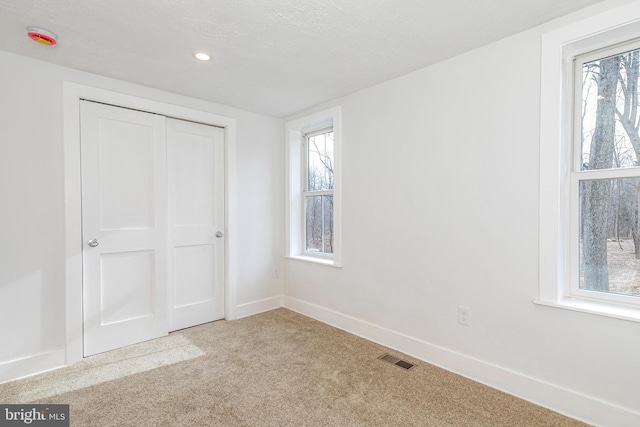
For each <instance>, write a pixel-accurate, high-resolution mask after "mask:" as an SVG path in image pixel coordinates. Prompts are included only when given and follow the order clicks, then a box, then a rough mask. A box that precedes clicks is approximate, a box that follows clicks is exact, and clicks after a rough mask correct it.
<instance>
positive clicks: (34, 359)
mask: <svg viewBox="0 0 640 427" xmlns="http://www.w3.org/2000/svg"><path fill="white" fill-rule="evenodd" d="M65 365H66V352H65V351H64V350H56V351H49V352H46V353H41V354H36V355H35V356H28V357H24V358H22V359H15V360H10V361H8V362H2V363H0V384H2V383H6V382H9V381H15V380H19V379H21V378H25V377H30V376H32V375H36V374H41V373H43V372H46V371H51V370H52V369H57V368H61V367H63V366H65Z"/></svg>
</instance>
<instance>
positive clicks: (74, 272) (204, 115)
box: [63, 81, 238, 365]
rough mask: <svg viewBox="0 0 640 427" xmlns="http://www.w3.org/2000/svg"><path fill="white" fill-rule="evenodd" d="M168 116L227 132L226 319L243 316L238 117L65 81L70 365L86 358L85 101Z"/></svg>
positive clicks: (65, 178)
mask: <svg viewBox="0 0 640 427" xmlns="http://www.w3.org/2000/svg"><path fill="white" fill-rule="evenodd" d="M167 95H172V94H167ZM81 99H86V100H89V101H95V102H101V103H105V104H111V105H115V106H119V107H124V108H132V109H136V110H141V111H146V112H149V113H157V114H162V115H164V116H168V117H173V118H176V119H182V120H188V121H194V122H199V123H203V124H208V125H212V126H217V127H222V128H224V129H225V145H224V156H225V196H226V197H225V231H226V232H225V235H226V236H228V237H227V238H225V246H224V250H225V283H224V290H225V319H227V320H231V319H235V318H237V310H236V308H237V307H236V287H235V284H236V283H237V260H236V257H235V256H234V254H235V253H236V251H235V245H236V239H235V236H237V224H236V219H235V218H237V217H238V215H237V202H236V198H235V194H236V191H235V189H236V119H234V118H231V117H225V116H221V115H218V114H214V113H209V112H206V111H201V110H196V109H193V108H189V107H184V106H180V105H176V104H170V103H167V102H162V101H154V100H150V99H145V98H141V97H138V96H135V95H128V94H123V93H118V92H113V91H110V90H105V89H99V88H95V87H91V86H85V85H81V84H77V83H72V82H67V81H65V82H63V136H64V188H65V236H64V237H65V259H66V264H65V278H66V298H65V303H66V307H65V313H66V335H67V338H66V363H67V365H70V364H73V363H75V362H78V361H80V360H82V357H83V350H82V348H83V342H82V340H83V335H82V334H83V331H82V247H83V244H82V203H81V202H82V199H81V197H82V193H81V183H82V177H81V169H80V100H81Z"/></svg>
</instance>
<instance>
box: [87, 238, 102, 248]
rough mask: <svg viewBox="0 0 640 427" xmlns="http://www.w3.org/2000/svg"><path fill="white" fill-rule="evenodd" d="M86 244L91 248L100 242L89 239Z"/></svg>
mask: <svg viewBox="0 0 640 427" xmlns="http://www.w3.org/2000/svg"><path fill="white" fill-rule="evenodd" d="M87 244H88V245H89V246H91V247H92V248H95V247H96V246H98V245H99V244H100V242H98V239H91V240H89V241H88V242H87Z"/></svg>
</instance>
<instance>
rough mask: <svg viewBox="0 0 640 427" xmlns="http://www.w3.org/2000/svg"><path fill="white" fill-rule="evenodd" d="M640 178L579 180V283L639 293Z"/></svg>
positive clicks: (596, 288)
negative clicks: (639, 207) (639, 208)
mask: <svg viewBox="0 0 640 427" xmlns="http://www.w3.org/2000/svg"><path fill="white" fill-rule="evenodd" d="M639 191H640V178H624V179H601V180H585V181H581V182H580V207H581V209H580V213H581V214H580V285H579V288H580V289H583V290H590V291H598V292H608V293H614V294H622V295H631V296H640V245H639V244H638V194H639Z"/></svg>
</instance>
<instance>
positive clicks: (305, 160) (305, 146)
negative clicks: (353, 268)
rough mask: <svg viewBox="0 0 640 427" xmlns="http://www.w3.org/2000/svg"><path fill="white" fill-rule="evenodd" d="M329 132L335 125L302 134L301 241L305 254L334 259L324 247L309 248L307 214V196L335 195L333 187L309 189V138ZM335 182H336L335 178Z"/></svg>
mask: <svg viewBox="0 0 640 427" xmlns="http://www.w3.org/2000/svg"><path fill="white" fill-rule="evenodd" d="M329 132H331V133H333V125H331V126H327V127H323V128H321V129H314V130H310V131H307V132H305V133H304V134H303V135H302V153H303V155H302V156H300V157H301V158H302V159H301V160H302V174H301V175H302V209H301V214H302V221H301V224H302V230H301V232H300V234H301V238H302V242H301V243H300V245H301V247H302V252H303V253H304V255H306V256H310V257H320V258H326V259H332V258H333V253H328V252H324V249H323V251H322V252H318V251H310V250H309V249H307V214H306V213H307V197H310V196H332V197H333V196H334V190H333V189H331V190H318V191H309V138H312V137H314V136H318V135H324V134H326V133H329ZM334 145H335V139H334ZM334 154H335V153H334ZM332 160H333V159H332ZM334 182H335V178H334ZM332 215H333V216H334V218H333V221H334V222H335V214H333V213H332ZM323 220H324V219H323ZM323 229H324V227H323ZM334 241H335V239H334ZM323 246H324V245H323Z"/></svg>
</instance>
